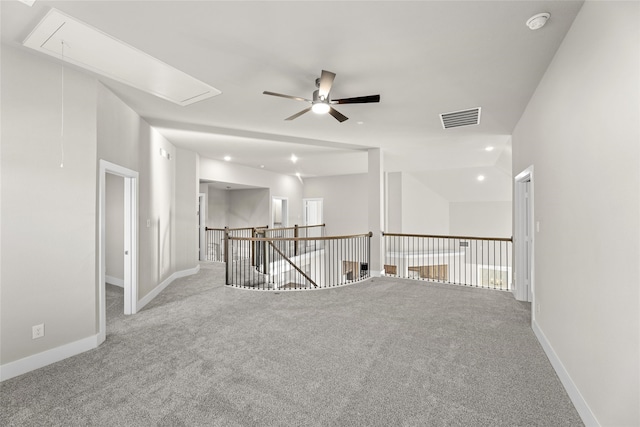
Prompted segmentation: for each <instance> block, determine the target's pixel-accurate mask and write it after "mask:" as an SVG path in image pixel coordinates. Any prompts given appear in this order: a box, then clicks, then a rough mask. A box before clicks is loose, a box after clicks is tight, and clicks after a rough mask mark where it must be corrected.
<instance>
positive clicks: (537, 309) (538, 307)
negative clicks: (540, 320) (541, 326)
mask: <svg viewBox="0 0 640 427" xmlns="http://www.w3.org/2000/svg"><path fill="white" fill-rule="evenodd" d="M536 314H540V304H539V303H537V304H536Z"/></svg>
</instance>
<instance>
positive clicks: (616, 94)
mask: <svg viewBox="0 0 640 427" xmlns="http://www.w3.org/2000/svg"><path fill="white" fill-rule="evenodd" d="M552 19H553V18H552ZM638 22H640V3H638V2H595V1H594V2H591V1H587V2H586V3H585V4H584V5H583V7H582V10H581V11H580V13H579V14H578V16H577V17H576V19H575V21H574V23H573V26H572V27H571V29H570V31H569V32H568V34H567V36H566V37H565V39H564V41H563V43H562V45H561V46H560V48H559V50H558V52H557V54H556V56H555V58H554V59H553V61H552V63H551V64H550V66H549V68H548V70H547V72H546V74H545V76H544V78H543V79H542V81H541V82H540V84H539V86H538V88H537V89H536V91H535V94H534V95H533V97H532V99H531V101H530V103H529V105H528V106H527V108H526V111H525V113H524V114H523V116H522V118H521V120H520V121H519V123H518V125H517V127H516V129H515V132H514V134H513V173H514V176H515V175H516V174H517V173H519V172H521V171H522V170H524V169H525V168H527V167H528V166H530V165H533V166H534V187H535V188H534V204H535V213H534V219H535V221H536V222H539V223H540V231H539V232H538V233H535V236H534V238H535V240H534V242H535V288H534V290H535V295H534V298H535V300H534V302H535V304H536V305H539V307H540V312H539V313H538V314H536V318H535V322H534V325H533V326H534V330H536V329H537V330H538V331H539V337H541V341H542V342H543V343H546V344H547V345H548V348H550V349H551V351H552V357H551V359H552V362H553V361H554V360H555V361H556V362H557V363H556V367H557V368H558V367H559V368H560V370H559V372H560V373H561V374H562V373H564V374H566V377H565V383H566V384H567V385H568V390H569V391H570V395H571V396H572V398H573V399H574V402H577V406H578V409H579V411H581V415H582V416H583V419H585V420H586V421H587V422H588V423H589V424H592V425H595V424H597V423H599V424H600V425H603V426H637V425H640V413H639V408H640V405H639V402H640V393H639V375H640V373H639V365H640V362H639V360H640V354H639V346H640V343H639V337H640V327H639V322H640V318H639V316H640V315H639V313H640V307H639V297H640V296H639V289H640V286H639V283H640V271H639V265H640V263H639V260H640V242H639V236H640V224H639V218H640V209H639V208H640V172H639V170H640V167H639V166H640V143H639V141H640V128H639V127H640V120H639V119H640V65H639V56H640V55H639V52H640V43H639V41H640V26H639V25H638ZM543 30H544V29H543ZM560 377H561V378H563V375H561V376H560Z"/></svg>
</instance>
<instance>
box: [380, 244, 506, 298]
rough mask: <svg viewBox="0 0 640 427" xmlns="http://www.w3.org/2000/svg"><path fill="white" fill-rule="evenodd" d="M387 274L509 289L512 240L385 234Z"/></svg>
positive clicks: (385, 268) (385, 267) (385, 265)
mask: <svg viewBox="0 0 640 427" xmlns="http://www.w3.org/2000/svg"><path fill="white" fill-rule="evenodd" d="M383 236H384V244H385V259H384V271H385V275H387V276H396V277H403V278H409V279H421V280H430V281H434V282H441V283H453V284H458V285H465V286H474V287H480V288H490V289H500V290H510V289H511V284H512V280H513V274H512V270H511V266H512V258H513V255H512V239H511V238H491V237H488V238H483V237H466V236H437V235H422V234H398V233H383Z"/></svg>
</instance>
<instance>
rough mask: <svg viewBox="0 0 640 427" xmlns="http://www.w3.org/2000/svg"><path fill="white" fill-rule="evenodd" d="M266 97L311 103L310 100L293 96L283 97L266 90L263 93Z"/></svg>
mask: <svg viewBox="0 0 640 427" xmlns="http://www.w3.org/2000/svg"><path fill="white" fill-rule="evenodd" d="M262 93H263V94H264V95H271V96H280V97H282V98H288V99H293V100H296V101H306V102H311V100H310V99H307V98H300V97H299V96H291V95H283V94H281V93H275V92H269V91H268V90H265V91H264V92H262Z"/></svg>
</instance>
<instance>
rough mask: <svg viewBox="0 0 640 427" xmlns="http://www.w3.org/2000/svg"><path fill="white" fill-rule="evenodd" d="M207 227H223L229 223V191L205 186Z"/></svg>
mask: <svg viewBox="0 0 640 427" xmlns="http://www.w3.org/2000/svg"><path fill="white" fill-rule="evenodd" d="M207 195H208V197H207V227H209V228H224V227H226V226H228V225H229V192H228V191H225V190H219V189H217V188H214V187H212V186H209V187H207Z"/></svg>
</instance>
